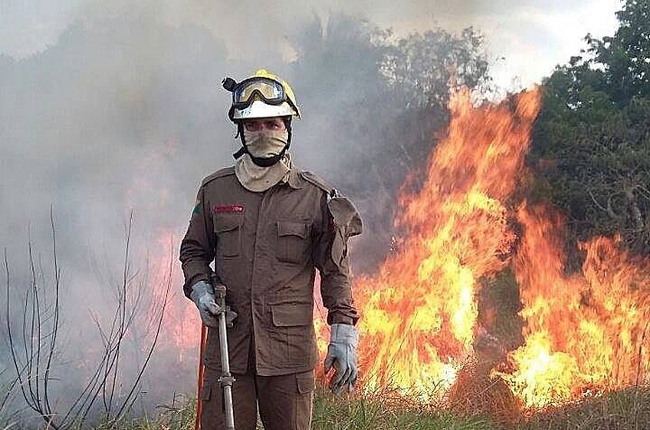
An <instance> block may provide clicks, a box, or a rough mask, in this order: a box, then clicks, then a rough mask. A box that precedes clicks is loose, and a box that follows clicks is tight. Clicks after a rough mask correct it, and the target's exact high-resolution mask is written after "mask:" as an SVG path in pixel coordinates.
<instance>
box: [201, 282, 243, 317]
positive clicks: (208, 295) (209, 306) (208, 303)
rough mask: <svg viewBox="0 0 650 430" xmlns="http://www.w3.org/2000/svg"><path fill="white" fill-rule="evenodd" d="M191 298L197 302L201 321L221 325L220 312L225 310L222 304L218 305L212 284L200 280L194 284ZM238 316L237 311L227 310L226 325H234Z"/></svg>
mask: <svg viewBox="0 0 650 430" xmlns="http://www.w3.org/2000/svg"><path fill="white" fill-rule="evenodd" d="M190 298H191V299H192V300H193V301H194V304H196V307H197V308H198V309H199V314H200V315H201V321H203V324H205V325H206V326H208V327H214V328H217V327H218V326H219V320H218V317H219V314H221V313H222V312H223V309H222V308H221V306H219V305H217V302H216V301H215V300H214V289H213V288H212V285H210V284H208V283H207V282H205V281H199V282H197V283H196V284H194V285H192V292H191V293H190ZM235 318H237V313H236V312H234V311H231V310H227V311H226V325H227V326H228V327H232V322H233V321H234V319H235Z"/></svg>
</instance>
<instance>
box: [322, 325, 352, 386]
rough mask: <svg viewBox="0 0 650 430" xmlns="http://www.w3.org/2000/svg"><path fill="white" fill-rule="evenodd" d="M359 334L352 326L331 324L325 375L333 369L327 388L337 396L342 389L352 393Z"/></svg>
mask: <svg viewBox="0 0 650 430" xmlns="http://www.w3.org/2000/svg"><path fill="white" fill-rule="evenodd" d="M358 343H359V332H358V331H357V329H356V328H355V327H354V326H353V325H349V324H332V330H331V333H330V344H329V347H328V348H327V355H326V356H325V373H326V374H327V373H328V372H329V371H330V369H331V368H332V367H334V375H333V376H332V378H331V379H330V383H329V388H330V390H332V392H333V393H334V394H339V393H341V391H343V389H344V388H347V389H348V391H352V389H353V388H354V384H355V383H356V382H357V376H358V370H357V344H358Z"/></svg>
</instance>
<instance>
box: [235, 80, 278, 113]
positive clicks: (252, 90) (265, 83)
mask: <svg viewBox="0 0 650 430" xmlns="http://www.w3.org/2000/svg"><path fill="white" fill-rule="evenodd" d="M256 97H257V98H258V99H260V100H262V101H263V102H264V103H266V104H269V105H279V104H282V103H284V102H286V101H287V100H288V99H287V95H286V93H285V91H284V87H283V86H282V84H281V83H279V82H277V81H274V80H273V79H269V78H261V77H255V78H249V79H245V80H243V81H241V82H240V83H238V84H237V85H236V86H235V87H234V88H233V90H232V105H233V107H234V108H235V109H244V108H246V107H248V106H250V104H251V103H253V101H254V100H255V98H256Z"/></svg>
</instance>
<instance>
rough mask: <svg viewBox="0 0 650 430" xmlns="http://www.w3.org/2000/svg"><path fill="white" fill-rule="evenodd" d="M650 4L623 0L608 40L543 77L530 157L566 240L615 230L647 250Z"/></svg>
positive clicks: (590, 45)
mask: <svg viewBox="0 0 650 430" xmlns="http://www.w3.org/2000/svg"><path fill="white" fill-rule="evenodd" d="M649 11H650V1H649V0H628V1H626V2H625V4H624V6H623V9H622V10H621V11H619V12H618V13H617V17H618V20H619V23H620V25H619V28H618V30H617V31H616V33H615V35H614V36H613V37H604V38H603V39H595V38H592V37H591V36H587V37H586V38H585V40H586V42H587V45H588V48H587V49H586V50H585V51H583V52H581V54H583V55H582V56H576V57H573V58H571V61H570V62H569V63H568V64H567V65H565V66H561V67H557V68H556V70H555V72H554V73H553V74H552V75H551V76H550V77H549V78H547V79H546V80H545V82H544V99H543V107H542V111H541V113H540V116H539V118H538V121H537V123H536V128H535V133H534V137H533V151H532V152H531V160H532V161H533V162H534V163H535V164H536V166H537V167H538V168H539V170H540V172H541V178H543V179H544V180H545V181H547V184H548V185H549V186H548V187H546V188H545V190H546V191H545V193H546V197H550V198H551V199H552V200H553V201H554V202H555V203H556V204H558V205H559V206H560V207H561V208H562V209H564V210H565V212H566V213H567V215H568V218H569V222H570V227H571V228H570V232H571V236H572V238H573V239H582V240H584V239H587V238H589V237H591V236H593V235H599V234H606V235H611V234H614V233H615V232H619V233H621V234H622V235H623V237H624V239H625V242H626V244H627V245H628V246H629V248H630V249H632V250H634V251H637V252H647V251H649V250H650V190H649V188H650V19H649V18H650V16H649Z"/></svg>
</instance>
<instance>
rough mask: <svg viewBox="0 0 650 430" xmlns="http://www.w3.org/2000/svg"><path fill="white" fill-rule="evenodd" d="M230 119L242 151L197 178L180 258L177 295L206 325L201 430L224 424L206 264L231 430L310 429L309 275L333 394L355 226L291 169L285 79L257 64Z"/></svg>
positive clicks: (230, 83)
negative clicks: (323, 317)
mask: <svg viewBox="0 0 650 430" xmlns="http://www.w3.org/2000/svg"><path fill="white" fill-rule="evenodd" d="M223 86H224V88H225V89H226V90H228V91H230V92H232V106H231V107H230V110H229V112H228V116H229V118H230V119H231V120H232V121H233V122H234V123H235V125H236V126H237V132H238V135H239V137H240V139H241V144H242V146H241V148H240V150H239V151H238V152H237V153H235V154H234V156H235V159H236V161H235V163H234V166H231V167H226V168H223V169H221V170H218V171H217V172H215V173H213V174H212V175H210V176H208V177H206V178H205V179H204V180H203V182H202V184H201V186H200V188H199V191H198V196H197V200H196V205H195V207H194V210H193V212H192V216H191V219H190V223H189V227H188V229H187V233H186V235H185V237H184V239H183V241H182V243H181V248H180V260H181V263H182V268H183V273H184V275H185V284H184V292H185V295H186V296H187V297H189V298H191V299H192V300H193V301H194V303H195V304H196V306H197V307H198V310H199V313H200V315H201V319H202V321H203V323H204V324H205V325H206V326H208V335H207V343H206V346H205V355H204V360H203V363H204V366H205V371H204V377H203V385H202V392H201V394H200V395H201V402H202V411H201V416H200V420H201V427H202V428H203V429H204V430H207V429H216V428H224V424H223V423H224V416H223V411H222V395H223V394H222V391H221V387H220V384H219V375H220V370H221V369H220V367H221V359H220V349H219V337H218V331H217V329H216V315H217V314H218V313H219V311H220V309H219V308H218V306H217V305H216V304H215V302H214V290H213V286H212V285H211V283H210V279H211V278H210V276H211V268H210V264H211V263H212V262H213V260H214V271H215V273H216V277H217V279H218V282H219V283H221V284H223V285H225V286H226V289H227V293H226V304H227V305H228V306H229V307H230V309H231V310H232V311H233V312H234V313H236V315H237V317H236V318H235V319H234V322H233V324H232V327H230V328H228V330H227V338H228V353H229V356H230V370H231V373H232V374H233V376H234V378H235V382H234V384H233V385H232V398H233V409H234V418H235V425H236V428H237V429H238V430H246V429H251V430H253V429H255V426H256V421H257V416H258V413H259V416H260V418H261V420H262V423H263V425H264V427H265V428H266V429H267V430H274V429H277V430H279V429H282V430H286V429H301V430H302V429H309V428H310V425H311V414H312V403H313V391H314V368H315V366H316V365H317V361H318V350H317V347H316V335H315V330H314V325H313V313H314V291H313V290H314V281H315V275H316V269H317V270H318V272H319V274H320V295H321V298H322V302H323V305H324V306H325V307H326V308H327V323H328V324H330V325H331V329H330V344H329V347H328V351H327V356H326V358H325V369H326V373H327V372H328V371H329V370H330V369H333V373H332V372H330V373H329V374H331V375H332V377H331V379H330V381H329V383H328V385H329V388H330V389H331V390H332V391H333V392H335V393H339V392H341V391H344V390H350V391H351V390H352V388H353V387H354V384H355V382H356V380H357V364H356V346H357V342H358V332H357V329H356V328H355V324H356V322H357V319H358V314H357V310H356V308H355V305H354V301H353V297H352V291H351V288H350V269H349V255H348V250H347V249H348V244H347V242H348V238H349V237H351V236H354V235H357V234H360V233H361V230H362V223H361V218H360V216H359V213H358V212H357V210H356V209H355V207H354V206H353V204H352V203H351V202H350V201H349V200H348V199H347V198H345V197H343V196H341V195H340V194H339V193H338V192H337V191H336V190H334V189H333V188H331V187H330V186H329V185H327V184H326V183H325V182H324V181H323V180H322V179H320V178H319V177H318V176H316V175H314V174H313V173H311V172H308V171H304V170H301V169H299V168H298V167H296V166H295V165H294V164H293V162H292V159H291V153H290V152H289V147H290V144H291V138H292V119H293V118H297V119H299V118H300V111H299V109H298V105H297V104H296V100H295V98H294V94H293V91H292V89H291V87H290V86H289V85H288V84H287V83H286V82H285V81H284V80H282V79H280V78H279V77H277V76H275V75H273V74H270V73H268V72H267V71H266V70H259V71H257V72H256V73H255V74H254V75H252V76H251V77H249V78H247V79H245V80H243V81H241V82H239V83H237V82H235V81H234V80H233V79H231V78H226V79H224V81H223Z"/></svg>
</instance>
